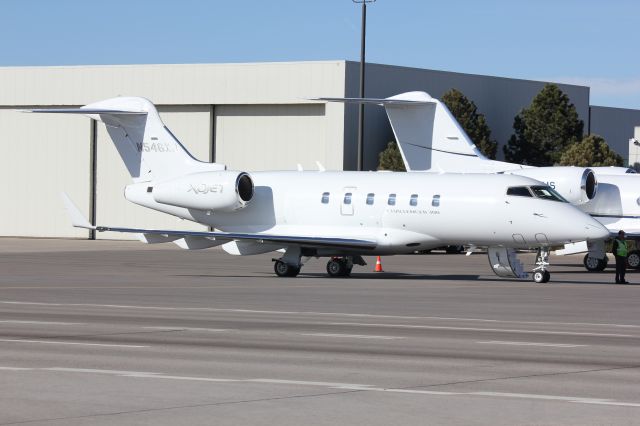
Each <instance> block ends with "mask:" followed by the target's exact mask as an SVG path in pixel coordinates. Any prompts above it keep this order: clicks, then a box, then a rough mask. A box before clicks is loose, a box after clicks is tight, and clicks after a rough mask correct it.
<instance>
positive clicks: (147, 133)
mask: <svg viewBox="0 0 640 426" xmlns="http://www.w3.org/2000/svg"><path fill="white" fill-rule="evenodd" d="M28 111H29V112H39V113H57V114H83V115H86V116H87V117H90V118H93V119H95V120H98V121H101V122H103V123H104V124H105V126H106V128H107V132H108V133H109V136H110V137H111V140H112V141H113V143H114V145H115V146H116V149H117V150H118V153H119V154H120V157H121V158H122V161H123V162H124V164H125V166H126V167H127V170H128V171H129V174H130V175H131V178H132V179H133V181H134V182H136V183H137V182H149V181H159V180H167V179H172V178H175V177H178V176H182V175H185V174H187V173H196V172H200V171H215V170H224V169H225V166H224V165H222V164H215V163H213V164H212V163H204V162H201V161H198V160H196V159H195V158H194V157H193V156H192V155H191V154H190V153H189V152H188V151H187V150H186V148H185V147H184V146H183V145H182V144H181V143H180V141H178V139H177V138H176V137H175V136H174V135H173V134H172V133H171V131H170V130H169V129H168V128H167V127H166V126H165V125H164V123H163V122H162V119H161V118H160V115H159V114H158V110H157V109H156V107H155V106H154V105H153V104H152V103H151V102H150V101H149V100H148V99H145V98H136V97H119V98H112V99H107V100H104V101H99V102H96V103H92V104H89V105H85V106H83V107H80V108H62V109H61V108H55V109H53V108H52V109H32V110H28Z"/></svg>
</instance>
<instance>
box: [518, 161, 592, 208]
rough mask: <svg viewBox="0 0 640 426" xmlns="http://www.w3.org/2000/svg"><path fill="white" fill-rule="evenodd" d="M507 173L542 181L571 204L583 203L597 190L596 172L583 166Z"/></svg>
mask: <svg viewBox="0 0 640 426" xmlns="http://www.w3.org/2000/svg"><path fill="white" fill-rule="evenodd" d="M508 173H511V174H514V175H520V176H527V177H530V178H533V179H536V180H539V181H540V182H544V183H546V184H547V185H549V186H550V187H551V188H553V189H555V190H556V191H558V192H559V193H560V195H562V196H563V197H564V198H566V199H567V201H569V202H570V203H571V204H576V205H579V204H584V203H586V202H587V201H589V200H591V199H593V198H594V197H595V196H596V193H597V192H598V180H597V179H596V174H595V173H594V172H593V170H591V169H588V168H584V167H536V168H530V169H520V170H517V171H510V172H508Z"/></svg>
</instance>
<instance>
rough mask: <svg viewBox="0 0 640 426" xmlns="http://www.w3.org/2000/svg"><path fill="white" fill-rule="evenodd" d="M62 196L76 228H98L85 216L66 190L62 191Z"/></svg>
mask: <svg viewBox="0 0 640 426" xmlns="http://www.w3.org/2000/svg"><path fill="white" fill-rule="evenodd" d="M60 196H61V197H62V202H63V203H64V207H65V209H66V210H67V213H68V214H69V217H70V218H71V224H72V225H73V226H74V227H76V228H85V229H96V227H95V226H93V225H92V224H91V223H89V221H88V220H87V218H85V217H84V216H83V215H82V213H81V212H80V209H78V207H77V206H76V205H75V204H74V203H73V201H71V198H70V197H69V195H68V194H67V193H66V192H62V193H60Z"/></svg>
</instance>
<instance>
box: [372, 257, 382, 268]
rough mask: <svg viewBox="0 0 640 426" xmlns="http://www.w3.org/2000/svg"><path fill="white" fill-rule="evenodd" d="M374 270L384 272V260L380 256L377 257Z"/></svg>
mask: <svg viewBox="0 0 640 426" xmlns="http://www.w3.org/2000/svg"><path fill="white" fill-rule="evenodd" d="M373 272H384V271H383V270H382V262H381V261H380V256H378V258H377V259H376V269H374V270H373Z"/></svg>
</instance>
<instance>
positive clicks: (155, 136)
mask: <svg viewBox="0 0 640 426" xmlns="http://www.w3.org/2000/svg"><path fill="white" fill-rule="evenodd" d="M429 102H430V101H429ZM423 103H424V102H422V101H421V100H406V101H398V104H402V105H406V104H411V105H414V104H418V105H422V104H423ZM31 111H32V112H46V113H63V114H67V113H68V114H84V115H86V116H88V117H90V118H93V119H96V120H99V121H102V122H103V123H105V125H106V128H107V131H108V132H109V135H110V136H111V139H112V140H113V142H114V144H115V146H116V148H117V150H118V152H119V154H120V156H121V157H122V160H123V162H124V164H125V166H126V167H127V169H128V171H129V173H130V174H131V177H132V179H133V183H132V184H130V185H128V186H127V187H126V189H125V197H126V199H127V200H129V201H131V202H133V203H136V204H139V205H141V206H144V207H148V208H150V209H153V210H158V211H161V212H164V213H168V214H171V215H174V216H177V217H179V218H183V219H188V220H191V221H194V222H198V223H201V224H205V225H208V226H211V227H214V229H216V231H214V232H196V231H193V232H190V231H177V230H167V229H135V228H123V227H112V226H94V224H91V223H89V222H88V221H87V219H86V218H84V217H83V216H82V214H81V213H80V212H79V210H78V208H77V207H76V206H75V205H74V204H73V203H72V202H71V200H70V199H69V198H68V197H67V196H66V195H65V196H64V199H65V204H66V208H67V210H68V211H69V213H70V215H71V217H72V223H73V225H74V226H76V227H81V228H87V229H94V230H97V231H115V232H127V233H135V234H138V236H139V238H140V239H141V240H142V241H144V242H146V243H164V242H174V243H176V244H177V245H178V246H180V247H182V248H185V249H203V248H209V247H215V246H219V245H221V246H222V248H223V249H224V250H225V251H227V252H228V253H230V254H235V255H251V254H258V253H267V252H271V251H278V250H279V251H282V252H284V255H283V256H282V257H280V258H279V259H274V260H275V265H274V269H275V273H276V274H277V275H278V276H281V277H292V276H296V275H297V274H298V273H299V272H300V269H301V267H302V265H303V263H304V262H305V261H306V260H308V259H309V258H310V257H328V258H330V259H329V261H328V263H327V272H328V274H329V275H330V276H348V275H349V274H350V272H351V269H352V267H353V265H354V264H359V265H363V264H365V262H364V260H363V258H362V256H363V255H392V254H402V253H411V252H413V251H415V250H424V249H430V248H434V247H439V246H443V245H454V244H465V245H471V246H487V247H491V248H492V249H493V250H492V251H491V256H490V260H491V265H492V267H493V269H494V271H495V272H496V273H497V274H498V275H503V276H504V275H509V276H512V275H513V273H512V271H517V273H518V276H520V277H524V276H526V273H525V272H524V271H523V270H522V265H521V264H520V263H519V262H518V261H517V259H515V258H514V256H513V250H514V249H516V248H540V249H541V251H542V255H541V256H540V257H539V259H538V262H537V267H536V269H535V270H534V279H535V280H536V281H537V282H546V281H548V280H549V276H550V275H549V271H548V270H547V268H546V267H547V265H548V263H547V256H546V254H545V253H548V248H549V247H550V246H552V245H557V244H563V243H567V242H573V241H578V240H584V239H585V238H588V239H602V238H604V237H605V236H606V235H608V231H607V230H606V229H605V228H604V227H603V226H602V225H600V224H599V223H598V222H597V221H595V220H593V219H592V218H591V217H589V216H588V215H586V214H584V213H582V212H581V211H579V210H578V209H576V208H575V207H573V206H572V205H571V204H570V203H568V202H566V201H565V200H564V199H563V198H562V197H561V196H560V195H559V194H558V193H557V192H556V191H554V190H553V189H552V188H550V187H549V186H547V185H544V184H541V183H540V182H538V181H536V180H533V179H530V178H527V177H523V176H505V175H495V174H494V175H491V174H477V175H464V174H440V175H436V174H415V173H383V172H323V171H318V172H315V171H278V172H252V173H251V174H249V173H246V172H242V171H231V170H226V167H225V166H224V165H222V164H217V163H204V162H200V161H198V160H196V159H195V158H193V157H192V156H191V155H190V154H189V153H188V152H187V150H186V149H185V148H184V146H183V145H182V144H181V143H180V142H179V141H178V140H177V139H176V138H175V136H174V135H173V134H172V133H171V132H170V131H169V129H167V128H166V127H165V125H164V124H163V123H162V121H161V119H160V116H159V115H158V112H157V110H156V108H155V106H154V105H153V104H152V103H151V102H150V101H148V100H146V99H143V98H129V97H123V98H114V99H109V100H105V101H101V102H97V103H94V104H91V105H86V106H84V107H81V108H77V109H76V108H73V109H36V110H31ZM505 271H511V272H509V274H507V273H505Z"/></svg>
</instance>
